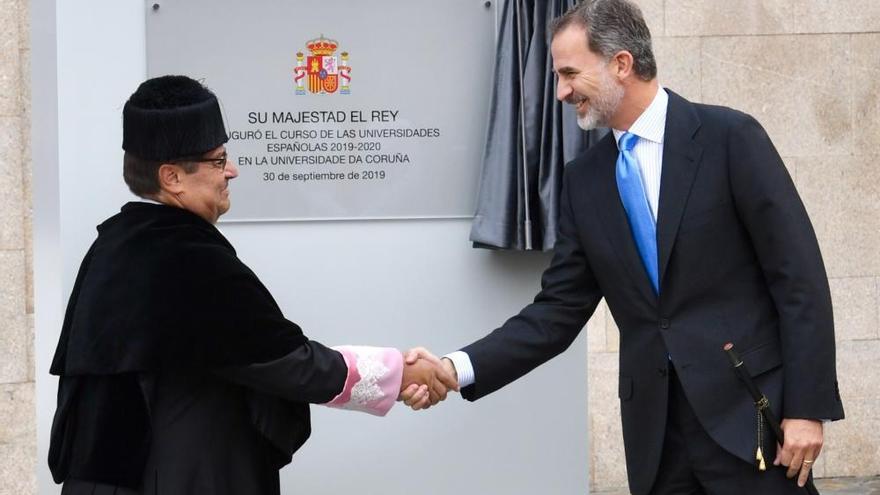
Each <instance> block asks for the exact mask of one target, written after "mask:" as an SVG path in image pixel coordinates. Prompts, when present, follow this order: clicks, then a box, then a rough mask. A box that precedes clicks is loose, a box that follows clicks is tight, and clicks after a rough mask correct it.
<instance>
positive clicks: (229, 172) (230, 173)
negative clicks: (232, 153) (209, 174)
mask: <svg viewBox="0 0 880 495" xmlns="http://www.w3.org/2000/svg"><path fill="white" fill-rule="evenodd" d="M224 172H225V174H224V175H225V176H226V178H227V179H234V178H236V177H238V165H236V164H235V160H233V159H232V158H229V159H228V161H227V162H226V169H225V170H224Z"/></svg>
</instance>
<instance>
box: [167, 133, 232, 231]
mask: <svg viewBox="0 0 880 495" xmlns="http://www.w3.org/2000/svg"><path fill="white" fill-rule="evenodd" d="M224 156H226V149H225V148H224V147H223V146H220V147H217V148H215V149H213V150H211V151H209V152H207V153H205V154H204V155H203V159H204V161H199V162H198V168H197V169H196V170H195V172H193V173H189V174H187V173H182V174H180V176H179V177H180V193H179V194H178V196H177V198H178V200H179V201H180V203H181V205H182V206H183V207H184V208H186V209H187V210H189V211H191V212H193V213H195V214H196V215H199V216H200V217H202V218H204V219H205V220H207V221H209V222H211V223H215V222H216V221H217V219H219V218H220V215H223V214H224V213H226V212H227V211H229V206H230V202H229V181H230V180H232V179H234V178H236V177H238V167H236V166H235V164H234V163H233V162H232V161H231V160H226V161H225V163H224V162H223V161H221V160H217V159H219V158H222V157H224ZM212 160H214V161H212Z"/></svg>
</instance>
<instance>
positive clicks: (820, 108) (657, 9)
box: [588, 0, 880, 490]
mask: <svg viewBox="0 0 880 495" xmlns="http://www.w3.org/2000/svg"><path fill="white" fill-rule="evenodd" d="M637 1H638V3H639V4H640V5H641V6H642V9H643V11H644V13H645V17H646V19H647V21H648V25H649V27H650V28H651V32H652V33H653V36H654V40H655V42H654V48H655V52H656V55H657V64H658V67H659V77H660V81H661V83H662V84H663V85H664V86H666V87H668V88H670V89H672V90H674V91H676V92H678V93H679V94H681V95H683V96H684V97H686V98H689V99H691V100H694V101H700V102H703V103H712V104H720V105H726V106H730V107H734V108H737V109H739V110H742V111H745V112H747V113H749V114H751V115H753V116H754V117H755V118H757V119H758V121H760V122H761V123H762V124H763V125H764V127H765V128H766V129H767V132H768V133H769V134H770V137H771V138H772V139H773V142H774V143H775V145H776V147H777V149H778V150H779V153H780V154H781V155H782V157H783V158H784V159H785V163H786V165H787V166H788V169H789V171H790V172H791V175H792V177H793V178H794V180H795V183H796V185H797V188H798V190H799V191H800V194H801V196H802V198H803V200H804V203H805V204H806V206H807V210H808V211H809V213H810V217H811V219H812V221H813V225H814V227H815V229H816V234H817V235H818V237H819V244H820V246H821V248H822V253H823V255H824V258H825V264H826V269H827V270H828V276H829V277H830V279H831V292H832V298H833V302H834V319H835V323H836V326H835V327H836V337H837V373H838V379H839V382H840V393H841V395H842V397H843V401H844V407H845V409H846V415H847V419H846V420H845V421H842V422H837V423H832V424H830V425H828V426H827V427H826V445H825V448H824V449H823V454H822V456H821V457H820V458H819V461H818V462H817V463H816V466H815V472H816V475H817V476H820V477H822V476H825V477H830V476H860V475H876V474H878V473H880V360H878V359H877V356H880V315H878V313H880V167H878V166H877V164H876V163H877V162H876V161H875V160H878V155H880V56H878V53H880V2H878V1H877V0H833V1H830V0H736V1H731V0H637ZM588 332H589V334H588V338H589V349H590V351H589V352H590V356H589V363H590V364H589V375H590V376H589V395H590V432H591V436H592V441H591V455H590V458H591V462H592V468H591V474H590V481H591V486H592V488H593V489H594V490H596V489H608V488H613V487H619V486H624V485H626V468H625V463H624V458H623V447H622V441H623V440H622V435H621V429H620V417H619V412H620V407H619V403H618V400H617V373H618V348H619V342H620V339H619V336H618V330H617V327H616V326H615V324H614V321H613V319H612V318H611V315H610V313H609V312H608V310H607V308H606V307H604V305H603V306H601V307H600V308H599V311H598V312H597V314H596V315H595V316H594V317H593V319H592V320H591V321H590V323H589V324H588Z"/></svg>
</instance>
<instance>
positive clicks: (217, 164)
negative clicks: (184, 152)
mask: <svg viewBox="0 0 880 495" xmlns="http://www.w3.org/2000/svg"><path fill="white" fill-rule="evenodd" d="M175 161H176V162H190V163H210V164H211V166H212V167H214V168H219V169H220V170H221V171H224V170H226V163H227V162H228V161H229V155H227V154H226V152H225V151H224V152H223V154H222V155H220V156H218V157H216V158H205V157H202V156H198V157H193V158H181V159H179V160H175Z"/></svg>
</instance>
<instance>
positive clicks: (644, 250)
mask: <svg viewBox="0 0 880 495" xmlns="http://www.w3.org/2000/svg"><path fill="white" fill-rule="evenodd" d="M638 140H639V137H638V136H636V135H635V134H630V133H628V132H625V133H623V135H622V136H620V142H619V143H618V144H619V148H620V155H618V157H617V191H618V192H619V193H620V200H621V201H622V202H623V208H624V209H625V210H626V216H627V218H629V228H630V230H632V235H633V239H635V241H636V246H638V248H639V255H640V256H641V258H642V264H643V265H645V270H646V271H647V272H648V278H650V279H651V286H652V287H654V293H655V294H660V282H659V276H658V274H657V226H656V225H655V224H654V217H653V216H652V215H651V207H650V206H649V205H648V198H647V196H645V188H644V186H642V174H641V171H640V168H639V162H638V160H636V156H635V154H633V151H632V150H633V148H634V147H635V146H636V141H638Z"/></svg>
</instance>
